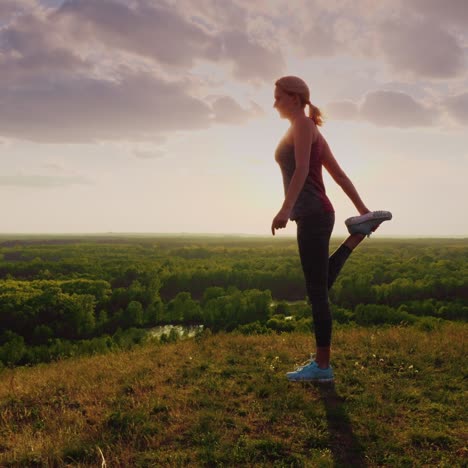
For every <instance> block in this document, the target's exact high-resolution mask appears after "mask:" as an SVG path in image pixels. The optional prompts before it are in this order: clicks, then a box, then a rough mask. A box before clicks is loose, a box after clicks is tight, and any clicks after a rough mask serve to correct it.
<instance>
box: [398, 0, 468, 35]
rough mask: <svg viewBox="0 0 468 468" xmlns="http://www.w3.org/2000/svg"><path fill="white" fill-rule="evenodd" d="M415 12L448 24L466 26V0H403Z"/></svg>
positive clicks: (467, 21)
mask: <svg viewBox="0 0 468 468" xmlns="http://www.w3.org/2000/svg"><path fill="white" fill-rule="evenodd" d="M404 1H405V4H406V5H408V6H409V7H410V8H412V9H413V10H414V11H415V12H416V13H418V14H420V15H424V16H425V17H427V18H430V19H432V20H435V21H437V23H445V24H448V25H455V26H461V27H463V28H465V30H466V28H467V27H468V5H467V3H466V0H444V1H443V2H441V1H440V0H404Z"/></svg>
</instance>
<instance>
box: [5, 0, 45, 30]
mask: <svg viewBox="0 0 468 468" xmlns="http://www.w3.org/2000/svg"><path fill="white" fill-rule="evenodd" d="M36 4H37V2H36V1H35V0H2V1H1V2H0V25H1V23H2V22H8V21H9V20H10V19H11V16H13V15H17V14H19V13H23V12H24V11H27V10H30V9H31V8H34V7H35V6H36Z"/></svg>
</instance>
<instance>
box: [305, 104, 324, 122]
mask: <svg viewBox="0 0 468 468" xmlns="http://www.w3.org/2000/svg"><path fill="white" fill-rule="evenodd" d="M306 104H308V105H309V117H310V118H311V119H312V120H313V121H314V122H315V125H317V127H321V126H322V125H323V115H322V112H321V111H320V109H319V108H318V107H317V106H314V105H313V104H312V103H311V102H310V101H307V102H306Z"/></svg>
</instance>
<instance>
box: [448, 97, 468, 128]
mask: <svg viewBox="0 0 468 468" xmlns="http://www.w3.org/2000/svg"><path fill="white" fill-rule="evenodd" d="M445 107H446V110H447V112H448V113H449V115H450V116H451V117H453V118H454V119H455V120H456V121H457V122H458V123H460V124H461V125H468V93H463V94H459V95H456V96H450V97H449V98H447V99H446V101H445Z"/></svg>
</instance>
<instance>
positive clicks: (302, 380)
mask: <svg viewBox="0 0 468 468" xmlns="http://www.w3.org/2000/svg"><path fill="white" fill-rule="evenodd" d="M286 378H287V379H288V380H289V381H290V382H318V383H329V382H334V381H335V379H334V378H331V379H291V378H289V377H286Z"/></svg>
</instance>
